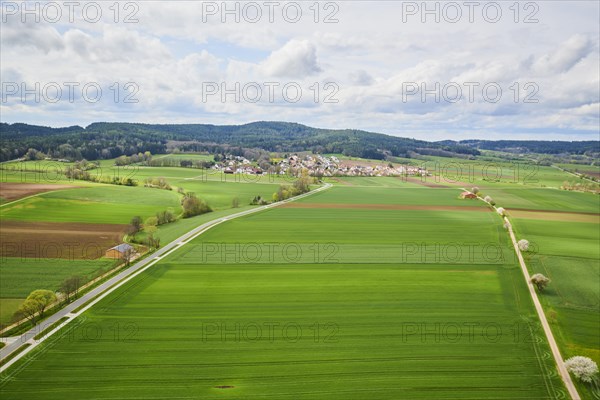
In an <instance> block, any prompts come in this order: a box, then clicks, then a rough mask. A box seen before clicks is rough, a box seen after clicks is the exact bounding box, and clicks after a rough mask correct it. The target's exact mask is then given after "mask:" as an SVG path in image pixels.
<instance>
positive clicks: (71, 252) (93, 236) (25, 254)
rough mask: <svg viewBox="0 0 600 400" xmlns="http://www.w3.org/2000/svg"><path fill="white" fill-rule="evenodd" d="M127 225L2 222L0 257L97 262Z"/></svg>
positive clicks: (115, 242)
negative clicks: (91, 260) (93, 260)
mask: <svg viewBox="0 0 600 400" xmlns="http://www.w3.org/2000/svg"><path fill="white" fill-rule="evenodd" d="M126 228H127V225H114V224H82V223H71V222H25V221H2V222H1V223H0V256H2V257H21V258H62V259H95V258H98V257H102V256H103V255H104V253H105V251H106V250H107V249H109V248H110V247H112V246H115V245H117V244H119V243H120V242H121V240H122V236H123V234H124V232H125V229H126Z"/></svg>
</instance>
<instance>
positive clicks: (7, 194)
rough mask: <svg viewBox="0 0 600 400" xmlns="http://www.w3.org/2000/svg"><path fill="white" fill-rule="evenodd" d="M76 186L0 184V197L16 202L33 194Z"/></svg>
mask: <svg viewBox="0 0 600 400" xmlns="http://www.w3.org/2000/svg"><path fill="white" fill-rule="evenodd" d="M77 187H78V186H72V185H51V184H47V183H15V182H0V196H1V197H2V198H3V199H4V200H6V201H13V200H18V199H21V198H23V197H27V196H32V195H34V194H38V193H43V192H51V191H53V190H59V189H74V188H77Z"/></svg>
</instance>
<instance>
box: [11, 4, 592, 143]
mask: <svg viewBox="0 0 600 400" xmlns="http://www.w3.org/2000/svg"><path fill="white" fill-rule="evenodd" d="M0 4H1V16H2V22H1V25H0V27H1V31H0V44H1V52H0V74H1V81H2V87H1V93H0V95H1V103H0V120H1V121H2V122H8V123H14V122H24V123H30V124H38V125H45V126H54V127H58V126H70V125H81V126H86V125H88V124H90V123H92V122H98V121H109V122H141V123H169V124H176V123H208V124H243V123H248V122H253V121H261V120H269V121H289V122H297V123H302V124H306V125H309V126H314V127H320V128H338V129H346V128H349V129H364V130H368V131H373V132H382V133H387V134H391V135H395V136H402V137H412V138H418V139H424V140H443V139H453V140H460V139H488V140H499V139H533V140H598V139H600V137H599V135H600V51H599V42H600V28H599V26H600V24H599V22H598V21H599V19H600V2H598V1H529V2H528V1H522V2H516V1H496V2H484V1H481V2H479V1H475V2H466V1H457V2H451V1H450V2H448V1H444V2H436V1H428V2H422V1H418V2H410V1H408V2H406V1H322V2H316V1H298V2H279V1H256V2H252V1H250V2H236V1H230V2H222V1H218V2H199V1H194V2H192V1H170V2H166V1H162V2H159V1H122V2H114V1H107V2H100V1H97V2H79V1H74V2H66V1H65V2H61V1H56V2H25V3H24V2H21V1H18V2H12V1H2V2H0Z"/></svg>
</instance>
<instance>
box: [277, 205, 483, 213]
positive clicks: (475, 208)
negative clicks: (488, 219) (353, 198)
mask: <svg viewBox="0 0 600 400" xmlns="http://www.w3.org/2000/svg"><path fill="white" fill-rule="evenodd" d="M280 208H317V209H318V208H321V209H340V208H343V209H355V210H413V211H418V210H421V211H478V212H489V211H490V210H489V208H487V207H479V206H420V205H404V204H339V203H288V204H285V205H282V206H281V207H280Z"/></svg>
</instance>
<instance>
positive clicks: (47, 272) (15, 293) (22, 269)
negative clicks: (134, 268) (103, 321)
mask: <svg viewBox="0 0 600 400" xmlns="http://www.w3.org/2000/svg"><path fill="white" fill-rule="evenodd" d="M114 263H115V261H114V260H109V259H106V258H101V259H95V260H81V259H67V260H65V259H58V258H21V257H3V258H2V263H1V264H2V265H1V266H0V276H1V277H2V279H0V293H2V296H1V297H0V309H1V312H0V324H7V323H9V322H10V320H11V318H12V316H13V314H14V313H15V311H17V309H18V308H19V306H20V305H21V303H22V302H23V301H24V300H25V298H26V297H27V295H28V294H29V293H31V292H32V291H34V290H37V289H47V290H52V291H57V290H58V289H59V288H60V284H61V283H62V282H63V280H65V279H67V278H69V277H71V276H74V275H78V276H81V277H82V278H83V280H84V281H88V280H90V279H92V278H93V277H95V276H96V275H98V274H101V273H103V272H107V271H108V270H110V269H111V268H112V267H113V266H114Z"/></svg>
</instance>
